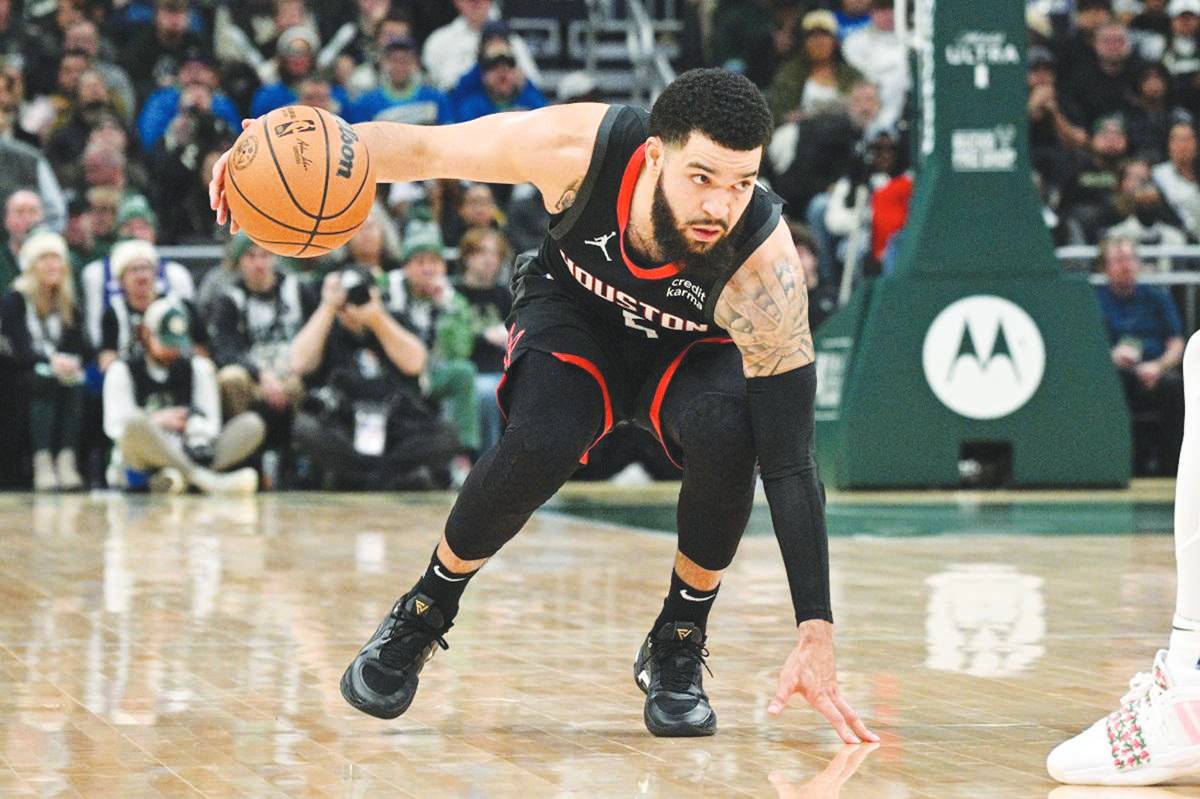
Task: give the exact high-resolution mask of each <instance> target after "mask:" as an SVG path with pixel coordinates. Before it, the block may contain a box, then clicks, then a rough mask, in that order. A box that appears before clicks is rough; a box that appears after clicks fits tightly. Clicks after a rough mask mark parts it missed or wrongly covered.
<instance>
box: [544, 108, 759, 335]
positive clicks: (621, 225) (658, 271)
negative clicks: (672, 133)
mask: <svg viewBox="0 0 1200 799" xmlns="http://www.w3.org/2000/svg"><path fill="white" fill-rule="evenodd" d="M649 121H650V115H649V113H648V112H646V111H644V110H641V109H635V108H631V107H628V106H619V105H614V106H612V107H610V108H609V109H608V112H607V113H606V114H605V115H604V118H603V121H602V122H601V124H600V130H599V133H598V134H597V136H596V144H595V147H594V148H593V150H592V160H591V164H590V165H589V167H588V172H587V176H586V177H585V178H584V181H583V184H582V186H581V187H580V189H579V193H578V196H577V197H576V199H575V203H574V205H572V206H571V207H570V208H568V209H567V210H566V211H564V212H563V213H561V214H557V215H555V216H553V217H552V218H551V220H550V235H549V236H547V237H546V239H545V240H544V241H543V243H542V248H541V252H540V254H539V257H538V258H537V259H536V260H534V261H532V262H529V263H527V264H525V265H524V268H525V269H537V270H539V271H542V272H543V273H548V274H549V275H550V276H551V277H552V278H554V280H555V282H556V283H560V284H562V285H564V286H566V287H567V289H566V290H567V291H568V292H569V293H570V294H571V295H572V296H574V297H576V298H577V299H579V300H580V301H582V302H584V303H585V304H586V305H587V306H588V307H589V308H590V309H591V310H592V312H593V313H594V314H595V315H596V316H597V317H598V318H600V319H602V320H603V321H605V322H606V323H609V324H612V325H614V326H615V327H618V328H621V327H624V328H628V329H630V330H631V332H632V331H633V330H638V331H641V334H642V335H645V336H648V337H650V338H659V337H671V336H672V334H682V335H688V334H690V335H693V336H695V335H705V334H707V335H711V334H712V332H713V331H714V330H717V329H718V328H717V326H716V325H715V323H714V322H713V308H714V307H715V305H716V302H717V297H718V296H719V295H720V293H721V290H722V289H723V288H724V287H725V283H726V282H727V281H728V280H729V278H730V277H731V276H732V275H733V273H734V272H736V271H737V269H738V268H739V267H740V266H741V265H742V264H743V263H744V262H745V261H746V259H747V258H749V257H750V255H751V254H752V253H753V252H754V251H755V250H756V249H757V248H758V247H759V245H761V244H762V243H763V242H764V241H766V239H767V237H768V236H770V235H771V233H772V232H773V231H774V230H775V228H776V226H777V225H778V223H779V217H780V214H781V212H782V208H783V201H782V200H780V199H779V198H778V197H776V196H775V195H774V194H772V193H771V192H769V191H767V190H766V189H764V188H762V187H761V186H757V185H756V186H755V188H754V196H753V197H752V199H751V200H750V204H749V206H747V208H746V210H745V212H744V213H743V215H742V218H741V219H740V220H739V221H738V222H737V223H736V224H735V225H734V226H733V227H732V228H731V232H730V233H729V234H728V235H730V236H732V237H733V239H732V241H731V243H732V244H733V252H734V256H733V258H732V259H731V262H730V264H729V266H728V269H727V271H725V272H724V273H723V274H721V275H719V276H717V277H715V278H713V277H710V278H709V279H708V280H707V281H705V280H701V279H699V278H697V277H696V276H694V275H688V274H687V272H686V270H684V271H681V267H680V266H678V265H676V264H666V265H663V266H659V267H655V268H650V269H647V268H642V267H640V266H638V265H637V264H636V263H634V261H633V260H632V259H631V258H630V257H629V253H628V251H627V249H626V247H627V245H626V242H625V228H626V225H627V224H628V222H629V213H630V205H631V204H632V201H633V191H634V186H635V185H636V184H637V179H638V175H639V174H640V173H641V169H642V165H643V164H644V163H645V142H646V138H647V136H648V135H649V134H648V132H647V128H648V126H649ZM651 333H653V334H654V335H651Z"/></svg>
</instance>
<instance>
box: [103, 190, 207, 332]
mask: <svg viewBox="0 0 1200 799" xmlns="http://www.w3.org/2000/svg"><path fill="white" fill-rule="evenodd" d="M113 227H114V228H115V234H116V236H117V238H118V240H121V239H138V240H140V241H143V242H146V243H149V244H151V245H153V244H154V242H155V239H156V238H157V236H158V233H157V228H158V217H157V215H156V214H155V213H154V210H153V209H152V208H151V207H150V203H149V202H147V201H146V198H145V197H143V196H142V195H140V194H134V195H130V196H129V197H126V198H125V199H124V200H123V201H122V202H121V204H120V205H119V206H118V207H117V213H116V222H115V224H114V226H113ZM113 249H114V250H115V246H114V248H113ZM151 249H153V248H151ZM155 252H156V257H157V251H155ZM157 263H158V268H157V270H156V272H155V281H156V283H157V293H156V296H160V297H163V296H167V295H168V294H169V295H171V296H174V297H178V298H180V299H183V300H188V301H191V300H192V299H193V298H194V296H195V294H196V284H195V282H194V281H193V280H192V273H191V271H190V270H189V269H188V268H187V267H186V266H184V265H183V264H181V263H178V262H176V261H168V260H166V259H163V258H158V262H157ZM79 284H80V287H81V289H82V292H83V309H84V320H85V326H86V330H87V334H88V336H89V340H90V341H91V343H92V346H95V347H98V346H99V345H100V343H101V320H102V319H103V318H104V312H105V310H107V309H108V307H109V306H110V305H112V299H113V297H115V296H117V295H119V294H120V292H121V282H120V278H119V277H118V276H117V274H116V270H115V269H114V266H113V263H112V255H111V253H110V254H108V255H105V256H104V257H102V258H97V259H95V260H94V261H92V262H91V263H89V264H88V265H87V266H85V267H84V268H83V271H82V272H81V273H80V276H79Z"/></svg>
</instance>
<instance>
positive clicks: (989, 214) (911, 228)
mask: <svg viewBox="0 0 1200 799" xmlns="http://www.w3.org/2000/svg"><path fill="white" fill-rule="evenodd" d="M917 5H918V8H917V14H918V15H924V17H923V19H921V20H919V24H918V29H919V30H924V31H932V37H931V40H932V41H931V45H932V46H930V47H927V48H923V49H921V50H919V51H918V55H917V59H916V63H917V67H918V70H917V72H918V80H917V86H916V91H917V92H918V95H919V102H918V103H917V104H916V105H917V108H918V111H917V115H916V117H917V118H916V120H915V122H916V125H915V126H914V128H915V131H916V137H917V144H916V147H915V150H916V152H917V158H918V164H917V180H916V188H915V192H914V196H913V200H912V204H911V207H910V211H909V219H908V223H907V226H906V229H905V234H904V241H903V243H902V245H901V247H900V251H899V253H898V258H897V264H896V266H895V269H894V271H893V272H892V273H891V274H889V275H888V276H885V277H883V278H880V279H878V280H876V281H874V282H873V283H872V284H869V285H867V286H864V287H862V288H860V289H859V291H858V292H857V293H856V294H855V295H854V296H853V298H852V300H851V302H850V303H849V304H848V305H847V306H846V307H845V308H844V309H842V310H841V311H840V312H839V313H838V314H837V315H836V316H834V317H832V318H831V319H829V320H827V321H826V323H825V325H824V326H823V327H822V329H821V331H820V334H819V335H818V336H817V342H816V345H817V353H818V359H817V364H818V380H819V388H818V401H817V458H818V462H819V463H820V466H821V470H822V476H823V478H824V479H825V481H826V482H827V483H829V484H830V485H833V486H836V487H838V488H865V487H888V486H895V487H916V486H956V485H959V484H960V482H961V475H960V472H959V461H960V458H961V457H962V455H963V453H964V452H965V451H968V450H969V448H971V447H975V446H978V445H981V444H982V445H985V446H992V447H995V446H997V445H999V446H1000V448H1002V449H1003V448H1011V479H1010V481H1009V482H1010V484H1012V485H1017V486H1033V485H1043V486H1051V485H1052V486H1100V485H1104V486H1111V485H1123V484H1125V483H1127V482H1128V480H1129V477H1130V438H1129V416H1128V411H1127V409H1126V406H1125V401H1124V398H1123V394H1122V392H1121V387H1120V384H1119V381H1118V379H1117V375H1116V372H1115V370H1114V368H1113V366H1112V364H1111V361H1110V359H1109V350H1108V344H1107V341H1106V337H1105V335H1104V329H1103V323H1102V319H1101V316H1100V312H1099V308H1098V304H1097V302H1096V297H1095V293H1094V289H1093V288H1092V287H1090V286H1089V285H1088V284H1087V283H1086V281H1085V280H1084V279H1082V277H1080V276H1067V275H1063V274H1062V273H1061V272H1060V270H1059V268H1058V265H1057V262H1056V260H1055V258H1054V251H1053V245H1052V243H1051V239H1050V234H1049V232H1048V231H1047V229H1046V226H1045V224H1044V222H1043V221H1042V216H1041V204H1040V202H1039V200H1038V197H1037V193H1036V191H1035V189H1034V186H1033V181H1032V177H1031V169H1030V163H1029V154H1028V127H1027V121H1026V110H1025V102H1026V91H1027V89H1026V82H1025V74H1026V67H1025V57H1024V56H1025V53H1024V51H1025V35H1026V34H1025V18H1024V8H1025V5H1024V3H1023V2H1022V0H995V1H994V2H988V3H980V2H977V0H919V2H918V4H917Z"/></svg>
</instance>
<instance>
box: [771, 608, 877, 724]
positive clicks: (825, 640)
mask: <svg viewBox="0 0 1200 799" xmlns="http://www.w3.org/2000/svg"><path fill="white" fill-rule="evenodd" d="M799 634H800V640H799V642H797V644H796V646H795V648H793V649H792V651H791V653H790V654H789V655H788V657H787V660H786V661H784V664H783V669H781V670H780V672H779V688H778V689H777V690H776V691H775V696H774V698H772V699H771V704H770V705H768V706H767V712H768V713H770V714H771V715H773V716H778V715H779V714H780V713H782V712H783V709H784V708H785V707H787V703H788V700H789V699H791V697H792V695H793V694H800V696H802V697H804V699H805V701H806V702H808V703H809V704H810V705H812V706H813V709H814V710H816V711H817V712H818V713H820V714H821V715H822V716H824V717H825V718H826V719H828V720H829V723H830V724H831V725H833V728H834V729H835V730H837V734H838V735H839V736H840V737H841V739H842V740H843V741H845V742H846V743H848V744H856V743H861V742H862V741H878V740H879V736H878V735H876V734H875V733H873V732H871V731H870V730H868V729H867V725H865V724H864V723H863V721H862V719H860V718H859V717H858V714H857V713H855V712H854V708H852V707H850V705H849V704H848V703H847V702H846V700H845V698H843V697H842V692H841V689H839V688H838V684H837V665H836V664H835V663H834V658H833V625H832V624H830V623H829V622H827V621H823V620H821V619H813V620H811V621H806V622H804V623H803V624H801V625H800V627H799Z"/></svg>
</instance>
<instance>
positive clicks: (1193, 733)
mask: <svg viewBox="0 0 1200 799" xmlns="http://www.w3.org/2000/svg"><path fill="white" fill-rule="evenodd" d="M1189 676H1190V675H1189ZM1046 769H1047V770H1048V771H1049V772H1050V776H1051V777H1053V778H1054V779H1056V780H1058V781H1059V782H1065V783H1069V784H1072V785H1158V784H1161V783H1164V782H1172V781H1176V780H1183V779H1184V778H1188V777H1200V672H1197V674H1196V677H1195V678H1193V679H1190V680H1188V681H1187V682H1186V683H1184V682H1182V681H1180V680H1178V679H1176V678H1175V676H1174V675H1173V674H1172V669H1171V667H1170V666H1169V664H1168V663H1167V651H1166V650H1165V649H1163V650H1159V652H1158V654H1157V655H1156V656H1155V658H1154V668H1153V670H1152V671H1151V672H1150V673H1148V674H1147V673H1145V672H1143V673H1141V674H1138V675H1137V676H1136V677H1134V678H1133V679H1132V680H1130V681H1129V692H1128V693H1126V694H1125V696H1123V697H1122V698H1121V707H1120V708H1119V709H1118V710H1115V711H1113V712H1112V713H1110V714H1108V716H1106V717H1105V718H1102V719H1100V720H1099V721H1097V722H1096V723H1095V724H1093V725H1092V726H1091V727H1089V728H1088V729H1087V730H1085V731H1083V732H1081V733H1080V734H1079V735H1076V736H1075V737H1074V738H1072V739H1071V740H1069V741H1065V742H1063V743H1061V744H1059V745H1058V746H1057V747H1055V749H1054V751H1053V752H1051V753H1050V756H1049V757H1048V758H1046Z"/></svg>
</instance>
